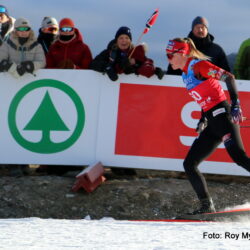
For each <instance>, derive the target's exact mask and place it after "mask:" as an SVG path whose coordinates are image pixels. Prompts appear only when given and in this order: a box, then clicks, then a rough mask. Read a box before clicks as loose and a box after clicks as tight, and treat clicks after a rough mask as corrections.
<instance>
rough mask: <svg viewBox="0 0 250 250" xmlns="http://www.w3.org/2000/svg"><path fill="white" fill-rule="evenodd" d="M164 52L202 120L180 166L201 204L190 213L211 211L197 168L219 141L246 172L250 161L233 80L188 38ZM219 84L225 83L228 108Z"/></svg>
mask: <svg viewBox="0 0 250 250" xmlns="http://www.w3.org/2000/svg"><path fill="white" fill-rule="evenodd" d="M166 52H167V58H168V60H169V63H170V64H171V66H172V68H173V69H181V70H182V72H183V73H182V78H183V82H184V83H185V85H186V88H187V90H188V93H189V94H190V95H191V96H192V97H193V99H194V100H195V101H196V102H197V103H198V104H199V105H200V107H201V109H202V117H201V119H200V121H199V123H198V126H197V129H196V130H197V132H198V133H199V136H198V138H197V139H195V141H194V142H193V144H192V146H191V148H190V150H189V152H188V154H187V156H186V158H185V160H184V163H183V165H184V169H185V172H186V174H187V176H188V178H189V181H190V182H191V184H192V186H193V188H194V190H195V192H196V194H197V196H198V198H199V200H200V203H201V206H200V208H199V209H197V210H195V211H193V212H192V213H191V214H202V213H207V212H215V208H214V205H213V201H212V199H211V197H210V195H209V192H208V189H207V184H206V181H205V179H204V176H203V175H202V174H201V173H200V171H199V170H198V165H199V164H200V163H201V162H202V161H203V160H204V159H205V158H206V157H208V156H209V155H210V154H211V153H212V152H213V151H214V150H215V148H216V147H217V146H218V145H219V144H220V143H221V142H223V143H224V145H225V148H226V150H227V152H228V154H229V155H230V157H231V158H232V159H233V161H234V162H235V163H237V164H238V165H239V166H241V167H243V168H244V169H246V170H247V171H249V172H250V158H248V157H247V155H246V153H245V150H244V146H243V143H242V140H241V136H240V130H239V123H240V122H242V120H243V116H242V111H241V107H240V101H239V99H238V92H237V88H236V84H235V79H234V76H233V75H232V74H231V73H229V72H227V71H226V70H224V69H222V68H219V67H217V66H215V65H214V64H212V63H210V62H209V61H208V60H209V58H208V57H207V56H205V55H204V54H202V53H201V52H200V51H199V50H197V49H196V47H195V45H194V43H193V41H192V40H191V39H190V38H175V39H173V40H170V41H169V42H168V45H167V49H166ZM219 81H224V82H225V83H226V85H227V88H228V91H229V95H230V99H231V105H229V103H228V102H227V98H226V95H225V93H224V91H223V89H222V87H221V85H220V83H219Z"/></svg>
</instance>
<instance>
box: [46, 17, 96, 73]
mask: <svg viewBox="0 0 250 250" xmlns="http://www.w3.org/2000/svg"><path fill="white" fill-rule="evenodd" d="M46 61H47V68H56V69H88V68H89V65H90V63H91V61H92V54H91V51H90V49H89V47H88V45H86V44H85V43H84V42H83V38H82V35H81V33H80V31H79V30H78V29H77V28H76V27H75V24H74V22H73V21H72V20H71V19H70V18H63V19H62V20H61V21H60V23H59V37H58V39H57V40H56V41H55V42H54V43H53V44H52V45H51V46H50V48H49V52H48V54H47V56H46Z"/></svg>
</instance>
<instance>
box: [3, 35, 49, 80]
mask: <svg viewBox="0 0 250 250" xmlns="http://www.w3.org/2000/svg"><path fill="white" fill-rule="evenodd" d="M3 59H7V60H9V62H11V63H12V65H11V67H10V68H9V70H8V72H9V73H10V74H12V75H13V76H14V77H19V75H18V73H17V71H16V68H17V66H18V65H19V64H20V63H21V62H24V61H32V62H33V63H34V70H35V71H36V70H38V69H41V68H44V67H45V63H46V60H45V55H44V52H43V49H42V46H41V45H40V44H39V43H38V42H37V41H36V37H35V35H34V32H33V31H32V30H31V32H30V36H29V38H28V40H27V42H26V43H25V44H23V45H20V43H19V40H18V37H17V35H16V32H15V31H13V32H12V33H11V34H10V38H9V39H8V40H7V41H6V42H4V43H3V44H2V46H1V47H0V62H1V61H2V60H3Z"/></svg>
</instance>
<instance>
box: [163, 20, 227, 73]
mask: <svg viewBox="0 0 250 250" xmlns="http://www.w3.org/2000/svg"><path fill="white" fill-rule="evenodd" d="M208 28H209V24H208V21H207V19H206V18H205V17H201V16H197V17H196V18H195V19H194V20H193V22H192V25H191V31H190V32H189V34H188V37H189V38H191V39H192V40H193V42H194V44H195V47H196V48H197V49H198V50H199V51H201V52H202V53H203V54H205V55H206V56H208V57H210V61H211V62H212V63H213V64H214V65H216V66H218V67H220V68H222V69H224V70H226V71H228V72H230V67H229V64H228V60H227V57H226V54H225V52H224V50H223V49H222V47H221V46H220V45H218V44H216V43H214V36H213V35H211V34H210V33H209V31H208ZM167 74H169V75H181V74H182V71H181V70H180V69H177V70H174V69H173V68H172V67H171V65H170V64H169V65H168V70H167Z"/></svg>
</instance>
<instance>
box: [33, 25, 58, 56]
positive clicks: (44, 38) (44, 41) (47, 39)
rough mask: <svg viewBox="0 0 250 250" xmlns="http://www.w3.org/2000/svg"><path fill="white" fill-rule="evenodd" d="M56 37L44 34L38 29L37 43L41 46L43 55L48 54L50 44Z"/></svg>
mask: <svg viewBox="0 0 250 250" xmlns="http://www.w3.org/2000/svg"><path fill="white" fill-rule="evenodd" d="M56 37H57V35H55V34H52V33H44V32H42V29H39V35H38V38H37V41H38V42H39V43H40V44H41V46H42V48H43V51H44V53H45V55H46V54H47V53H48V52H49V48H50V46H51V44H52V43H53V42H54V41H55V40H56Z"/></svg>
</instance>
